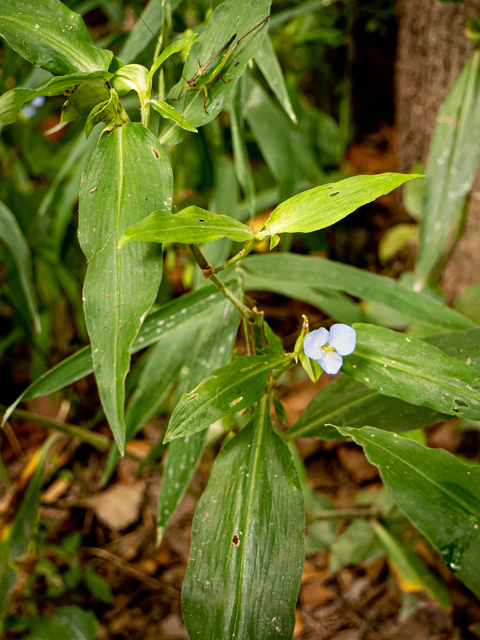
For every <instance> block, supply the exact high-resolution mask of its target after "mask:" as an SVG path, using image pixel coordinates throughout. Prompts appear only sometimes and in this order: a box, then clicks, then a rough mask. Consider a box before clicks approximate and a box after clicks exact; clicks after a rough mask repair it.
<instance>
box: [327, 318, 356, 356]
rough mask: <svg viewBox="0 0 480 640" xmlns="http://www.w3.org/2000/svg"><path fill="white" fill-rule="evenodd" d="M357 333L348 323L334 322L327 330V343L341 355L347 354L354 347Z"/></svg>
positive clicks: (351, 351)
mask: <svg viewBox="0 0 480 640" xmlns="http://www.w3.org/2000/svg"><path fill="white" fill-rule="evenodd" d="M356 341H357V334H356V333H355V329H352V327H349V326H348V324H334V325H333V327H331V329H330V331H329V332H328V344H329V345H330V346H331V347H333V348H334V349H336V350H337V351H338V353H339V354H340V355H341V356H349V355H350V354H351V353H353V351H354V349H355V343H356Z"/></svg>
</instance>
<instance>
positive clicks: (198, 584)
mask: <svg viewBox="0 0 480 640" xmlns="http://www.w3.org/2000/svg"><path fill="white" fill-rule="evenodd" d="M304 526H305V516H304V506H303V499H302V495H301V490H300V485H299V480H298V476H297V473H296V471H295V468H294V465H293V462H292V458H291V456H290V452H289V451H288V447H287V446H286V445H285V444H284V443H283V442H282V441H281V439H280V438H279V437H278V436H277V435H276V434H275V433H274V431H273V429H272V426H271V423H270V418H269V415H268V408H267V406H266V403H265V401H262V403H261V404H260V405H259V407H258V409H257V412H256V415H255V420H254V421H253V422H252V423H250V425H249V426H247V427H245V428H244V429H243V431H241V432H240V433H239V434H238V435H236V436H235V438H233V440H231V441H230V442H229V443H228V444H227V445H226V446H225V447H224V448H223V449H222V451H221V452H220V454H219V456H218V458H217V460H216V462H215V465H214V467H213V470H212V474H211V476H210V480H209V483H208V486H207V489H206V490H205V492H204V493H203V495H202V497H201V498H200V501H199V503H198V505H197V509H196V512H195V518H194V521H193V527H192V544H191V551H190V560H189V563H188V569H187V575H186V577H185V580H184V583H183V588H182V608H183V614H184V620H185V625H186V627H187V631H188V633H189V636H190V637H191V638H197V637H201V638H202V639H203V640H218V639H219V638H235V640H251V639H252V638H255V640H266V639H267V638H269V639H271V638H278V639H280V638H285V639H290V638H291V637H292V634H293V627H294V624H295V615H294V613H295V603H296V601H297V596H298V590H299V587H300V578H301V575H302V567H303V561H304V546H303V530H304Z"/></svg>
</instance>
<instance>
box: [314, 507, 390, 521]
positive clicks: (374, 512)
mask: <svg viewBox="0 0 480 640" xmlns="http://www.w3.org/2000/svg"><path fill="white" fill-rule="evenodd" d="M379 515H380V514H379V511H378V509H376V508H370V509H324V510H323V511H312V512H311V514H310V521H311V522H316V521H317V520H356V519H357V518H377V517H378V516H379Z"/></svg>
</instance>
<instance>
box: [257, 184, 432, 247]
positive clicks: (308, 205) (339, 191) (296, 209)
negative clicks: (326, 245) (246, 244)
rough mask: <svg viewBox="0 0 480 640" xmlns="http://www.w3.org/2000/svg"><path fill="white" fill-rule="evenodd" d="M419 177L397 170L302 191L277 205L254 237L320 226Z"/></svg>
mask: <svg viewBox="0 0 480 640" xmlns="http://www.w3.org/2000/svg"><path fill="white" fill-rule="evenodd" d="M420 177H421V176H417V175H412V174H409V175H402V174H400V173H382V174H380V175H375V176H354V177H353V178H347V179H346V180H341V181H340V182H335V183H334V184H326V185H322V186H321V187H315V188H314V189H310V190H309V191H304V192H303V193H299V194H298V195H296V196H293V197H292V198H289V199H288V200H286V201H285V202H282V204H280V205H278V207H277V208H276V209H275V210H274V211H273V213H272V214H271V215H270V218H269V219H268V220H267V222H266V224H265V227H264V229H263V230H262V231H261V232H260V233H259V234H258V237H259V238H261V237H262V236H264V237H268V236H271V235H273V234H274V233H285V232H288V233H294V232H301V233H308V232H310V231H317V230H318V229H324V228H325V227H329V226H330V225H332V224H335V222H338V221H339V220H342V218H345V216H347V215H348V214H349V213H352V212H353V211H356V210H357V209H358V208H359V207H361V206H362V205H364V204H367V203H369V202H372V201H373V200H375V199H376V198H378V197H379V196H382V195H384V194H386V193H390V191H393V190H394V189H396V188H397V187H399V186H400V185H402V184H404V183H405V182H408V181H409V180H413V179H415V178H420Z"/></svg>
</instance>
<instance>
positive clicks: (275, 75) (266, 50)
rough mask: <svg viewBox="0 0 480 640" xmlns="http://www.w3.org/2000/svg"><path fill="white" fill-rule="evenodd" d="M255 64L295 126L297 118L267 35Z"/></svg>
mask: <svg viewBox="0 0 480 640" xmlns="http://www.w3.org/2000/svg"><path fill="white" fill-rule="evenodd" d="M255 62H256V63H257V64H258V66H259V68H260V71H261V72H262V74H263V77H264V78H265V80H266V81H267V82H268V85H269V87H270V89H271V90H272V91H273V93H274V94H275V95H276V97H277V99H278V101H279V102H280V104H281V105H282V107H283V108H284V110H285V112H286V113H287V114H288V117H289V118H290V119H291V121H292V122H294V123H295V124H296V123H297V117H296V115H295V112H294V110H293V107H292V103H291V101H290V96H289V95H288V90H287V85H286V82H285V77H284V75H283V72H282V68H281V66H280V63H279V61H278V58H277V54H276V53H275V49H274V48H273V44H272V40H271V39H270V37H269V36H268V35H267V37H266V38H265V40H264V41H263V44H262V47H261V49H260V51H259V52H258V53H257V55H256V56H255Z"/></svg>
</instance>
